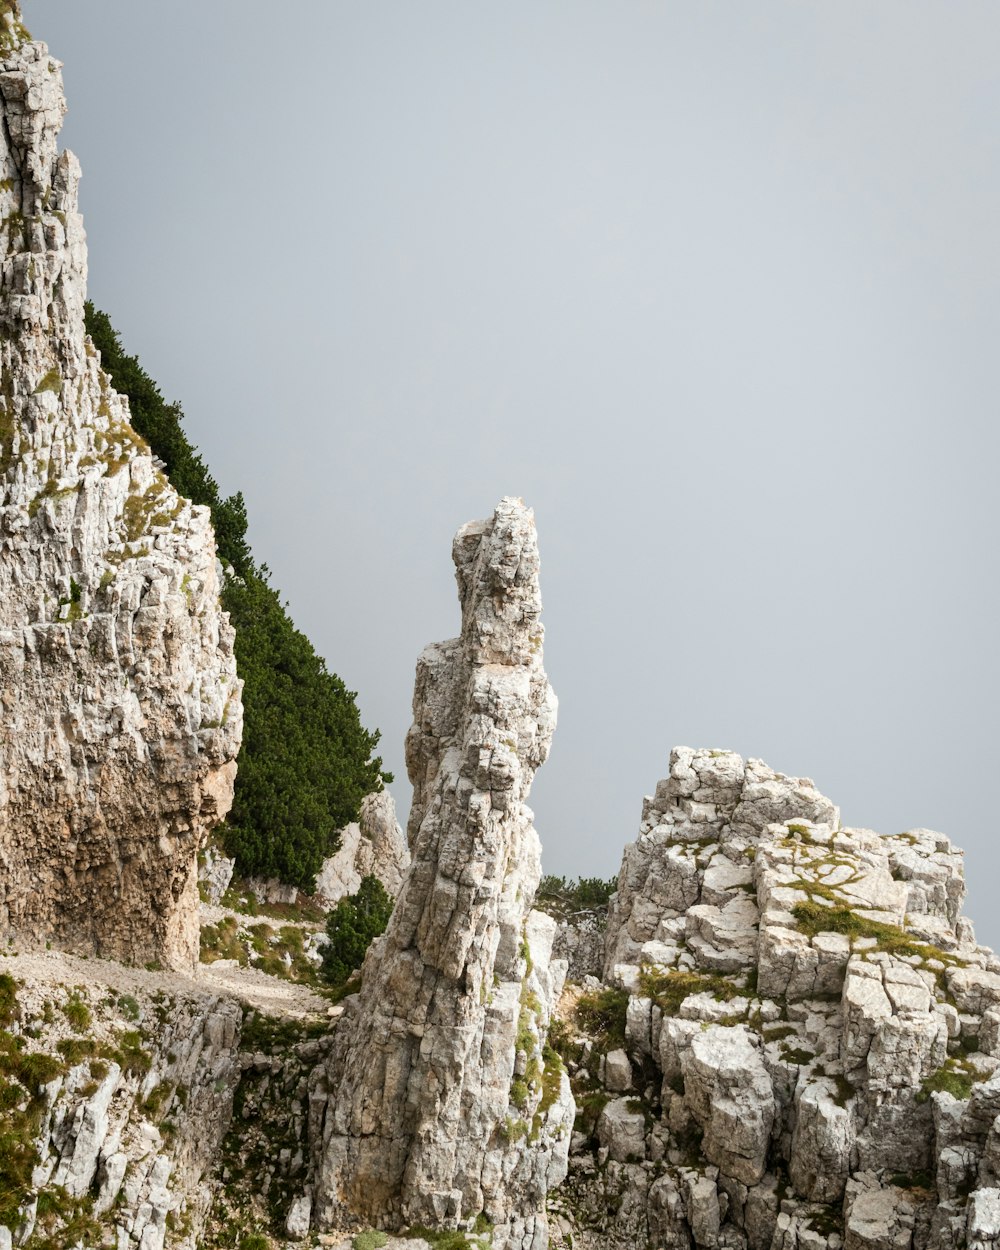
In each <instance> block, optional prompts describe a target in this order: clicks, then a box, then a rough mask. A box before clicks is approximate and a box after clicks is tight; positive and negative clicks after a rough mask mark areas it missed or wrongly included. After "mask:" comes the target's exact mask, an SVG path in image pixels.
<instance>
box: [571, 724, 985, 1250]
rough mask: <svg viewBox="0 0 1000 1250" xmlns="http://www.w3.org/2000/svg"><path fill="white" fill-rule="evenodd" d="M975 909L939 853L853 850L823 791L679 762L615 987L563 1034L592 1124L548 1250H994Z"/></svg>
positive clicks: (631, 875) (638, 857) (623, 917)
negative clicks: (568, 1248) (965, 903)
mask: <svg viewBox="0 0 1000 1250" xmlns="http://www.w3.org/2000/svg"><path fill="white" fill-rule="evenodd" d="M963 895H964V883H963V879H962V857H961V853H960V852H958V851H956V850H955V849H954V848H953V847H952V846H951V844H950V843H949V841H948V840H947V838H945V837H943V836H942V835H940V834H936V833H932V832H930V831H928V830H924V829H917V830H913V831H911V832H909V833H904V834H899V835H896V836H894V837H880V836H878V835H877V834H875V833H872V832H870V831H868V830H863V829H845V828H843V827H841V825H840V822H839V817H838V812H837V809H836V808H835V807H834V805H833V804H832V803H830V802H829V800H827V799H826V798H824V797H823V796H822V795H821V794H820V793H819V792H818V791H817V790H816V789H815V787H814V786H813V784H812V782H811V781H808V780H805V779H800V778H792V777H785V776H783V775H781V774H779V773H775V772H773V771H772V770H771V769H769V768H768V767H767V766H766V765H764V764H762V763H761V762H760V761H757V760H751V761H749V762H745V761H744V760H742V759H741V758H740V757H739V756H738V755H735V754H733V753H731V752H726V751H691V750H689V749H686V748H680V749H678V750H676V751H674V752H673V754H672V756H671V760H670V773H669V776H668V777H667V778H666V779H665V780H664V781H662V782H660V784H659V785H658V786H657V788H656V793H655V795H654V796H653V797H652V798H649V799H646V800H645V803H644V806H643V821H642V827H641V830H640V836H639V839H638V841H637V842H636V843H634V844H633V845H632V846H630V847H628V848H627V850H626V852H625V856H624V860H623V865H622V872H621V876H620V878H619V891H618V894H617V895H616V896H615V898H614V899H613V902H612V907H611V909H610V916H609V922H608V933H607V961H606V971H605V978H606V986H605V987H604V988H601V987H599V986H597V985H596V983H595V984H594V985H593V986H592V988H591V990H590V992H589V993H588V994H584V996H583V998H580V997H579V992H577V993H576V995H575V996H574V998H573V999H572V1000H571V1001H572V1002H575V1003H577V1006H576V1007H575V1009H574V1008H573V1007H572V1006H571V1005H568V1007H567V1009H566V1010H565V1011H564V1014H565V1015H566V1016H567V1018H568V1023H569V1025H570V1028H571V1032H572V1033H576V1034H577V1035H578V1036H577V1037H576V1038H575V1039H573V1038H572V1037H571V1038H570V1039H569V1040H568V1041H567V1043H566V1045H565V1048H564V1053H565V1054H566V1056H567V1059H568V1061H569V1066H570V1070H571V1071H572V1073H573V1081H574V1087H575V1089H576V1091H577V1096H578V1099H579V1100H580V1101H581V1104H582V1106H583V1107H584V1109H585V1114H584V1115H583V1116H582V1117H581V1119H580V1121H579V1122H578V1130H579V1131H578V1132H577V1133H576V1134H574V1153H573V1156H572V1159H571V1167H570V1175H569V1179H568V1181H567V1184H566V1186H565V1187H564V1188H563V1189H562V1190H561V1191H560V1192H559V1194H558V1195H557V1196H556V1197H555V1199H554V1201H553V1214H554V1217H555V1218H554V1227H555V1230H556V1234H557V1235H556V1237H555V1238H554V1240H553V1244H554V1245H567V1244H569V1238H570V1237H572V1244H573V1246H574V1247H576V1248H577V1250H579V1248H580V1247H584V1248H585V1250H586V1248H587V1247H592V1248H593V1250H597V1247H600V1248H601V1250H605V1248H606V1247H614V1246H626V1245H629V1246H631V1245H635V1244H638V1245H646V1244H648V1245H650V1246H654V1245H655V1246H669V1247H685V1248H686V1250H689V1248H690V1247H691V1246H696V1247H713V1248H714V1247H733V1248H735V1247H740V1248H741V1250H839V1248H840V1247H845V1248H849V1250H886V1248H887V1247H892V1248H893V1250H897V1248H898V1250H948V1248H950V1247H952V1246H958V1245H968V1246H973V1245H975V1246H995V1245H997V1244H1000V1243H998V1240H997V1238H998V1237H1000V1218H998V1211H1000V1203H998V1200H997V1198H998V1193H1000V1189H998V1186H1000V1170H998V1168H1000V1163H998V1160H1000V1144H998V1143H1000V1136H998V1133H1000V1127H998V1126H1000V1118H998V1117H1000V1028H998V1025H1000V961H998V960H997V959H996V957H995V956H994V955H993V953H992V952H991V951H989V950H988V949H986V948H985V947H981V946H977V945H976V942H975V938H974V936H973V932H972V927H971V925H970V924H969V922H968V921H967V920H966V919H965V918H963V917H962V916H961V915H960V912H959V909H960V905H961V900H962V897H963ZM597 1026H600V1027H599V1028H598V1027H597ZM595 1028H597V1032H596V1034H595ZM619 1029H620V1030H621V1032H620V1033H619V1032H618V1030H619ZM622 1046H624V1049H625V1053H626V1056H627V1059H628V1061H629V1063H630V1068H631V1081H630V1082H629V1084H631V1086H632V1088H633V1089H634V1090H635V1095H633V1097H632V1098H631V1099H627V1098H622V1097H621V1090H622V1089H623V1087H625V1085H626V1080H627V1077H626V1074H623V1072H622V1071H621V1047H622Z"/></svg>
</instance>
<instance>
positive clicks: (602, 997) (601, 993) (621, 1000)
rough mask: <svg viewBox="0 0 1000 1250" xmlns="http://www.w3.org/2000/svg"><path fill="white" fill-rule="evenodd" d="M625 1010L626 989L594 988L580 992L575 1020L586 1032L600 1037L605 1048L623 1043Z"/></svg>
mask: <svg viewBox="0 0 1000 1250" xmlns="http://www.w3.org/2000/svg"><path fill="white" fill-rule="evenodd" d="M627 1012H628V992H627V991H626V990H611V989H602V990H594V991H593V993H589V994H581V996H580V997H579V999H577V1004H576V1018H577V1021H578V1022H579V1024H580V1025H581V1027H582V1028H584V1029H586V1031H587V1032H588V1033H593V1034H594V1035H595V1036H596V1037H597V1038H599V1039H600V1041H601V1043H602V1044H603V1046H604V1048H605V1050H610V1049H614V1048H616V1047H619V1046H624V1045H625V1017H626V1013H627Z"/></svg>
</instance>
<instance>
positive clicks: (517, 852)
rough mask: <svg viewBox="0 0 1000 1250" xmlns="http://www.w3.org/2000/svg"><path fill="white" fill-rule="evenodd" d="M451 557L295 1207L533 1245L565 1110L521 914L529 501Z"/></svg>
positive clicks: (321, 1219) (540, 708)
mask: <svg viewBox="0 0 1000 1250" xmlns="http://www.w3.org/2000/svg"><path fill="white" fill-rule="evenodd" d="M453 555H454V560H455V565H456V572H457V577H458V585H459V597H460V601H461V605H462V633H461V636H460V637H459V638H458V639H455V640H453V641H451V642H446V643H441V644H437V645H433V646H431V647H428V648H427V650H425V651H424V653H423V655H422V656H421V657H420V660H419V663H418V667H417V680H416V689H415V693H414V704H413V708H414V724H413V727H412V729H411V730H410V732H409V734H408V736H407V744H406V746H407V769H408V772H409V774H410V779H411V781H412V782H413V786H414V797H413V805H412V808H411V813H410V822H409V832H408V841H409V845H410V849H411V854H412V862H411V865H410V868H409V871H408V873H407V876H406V878H405V880H404V882H403V887H402V890H401V892H400V895H399V898H398V900H397V903H396V907H395V910H394V911H393V915H392V919H391V921H390V923H389V927H388V929H387V930H386V933H385V934H384V936H383V937H382V938H381V939H380V940H379V941H377V942H376V943H374V944H373V946H372V948H371V949H370V951H369V953H368V956H367V958H366V960H365V964H364V968H363V974H362V975H363V987H362V990H361V992H360V994H359V995H358V996H357V998H356V999H353V1000H348V1001H349V1002H350V1003H351V1006H350V1008H349V1010H348V1011H346V1012H345V1014H344V1016H343V1017H342V1018H341V1020H340V1023H339V1024H338V1027H337V1034H336V1038H335V1045H334V1050H333V1053H332V1056H331V1059H330V1062H329V1064H328V1065H327V1067H326V1068H325V1070H323V1071H320V1072H318V1073H317V1076H316V1081H315V1082H314V1095H313V1096H314V1098H316V1099H319V1098H320V1097H321V1096H322V1090H323V1087H325V1089H326V1091H327V1095H326V1096H327V1102H326V1109H325V1113H324V1119H323V1126H322V1137H321V1140H319V1141H318V1142H317V1153H316V1185H315V1195H314V1207H313V1213H314V1214H313V1218H314V1220H315V1221H316V1222H317V1223H318V1225H319V1227H321V1228H323V1227H331V1226H336V1225H337V1224H338V1223H339V1224H341V1225H343V1224H344V1223H348V1224H349V1223H351V1222H354V1223H356V1224H357V1225H359V1226H361V1225H365V1224H368V1225H373V1226H376V1227H384V1228H386V1229H389V1230H392V1229H399V1228H402V1227H405V1226H407V1225H412V1224H417V1225H423V1226H425V1227H435V1228H441V1227H444V1228H447V1227H452V1228H454V1227H457V1226H458V1225H460V1224H465V1223H467V1222H469V1221H472V1220H474V1219H475V1218H476V1217H477V1216H479V1215H480V1214H484V1215H485V1217H486V1218H487V1219H488V1220H489V1221H490V1223H491V1224H493V1226H494V1234H493V1244H494V1246H495V1247H499V1248H503V1250H506V1248H508V1247H509V1248H510V1250H530V1248H534V1250H538V1248H539V1247H541V1246H542V1245H544V1241H545V1236H546V1231H545V1230H546V1216H545V1196H546V1192H547V1189H548V1187H549V1186H550V1185H551V1184H552V1183H554V1181H556V1180H558V1179H561V1177H562V1175H563V1173H564V1171H565V1167H566V1157H567V1154H568V1149H569V1138H570V1130H571V1127H572V1108H573V1103H572V1098H571V1096H570V1093H569V1083H568V1080H567V1078H566V1076H565V1073H563V1072H561V1071H560V1070H559V1069H558V1068H557V1067H552V1065H551V1063H550V1066H549V1069H548V1070H547V1071H543V1066H544V1063H545V1062H546V1061H545V1060H544V1057H543V1055H542V1045H543V1042H544V1040H545V1037H546V1033H547V1030H548V1024H549V1018H550V1013H551V1010H552V1006H553V1004H554V999H555V996H557V995H558V993H559V992H560V990H561V982H562V978H563V977H564V975H565V964H560V965H559V966H558V968H556V967H555V966H550V956H551V948H552V941H553V938H554V936H555V929H556V925H555V922H554V921H553V920H552V919H551V917H548V916H542V915H541V913H535V914H534V915H533V914H531V900H532V898H533V896H534V892H535V889H536V887H537V884H538V880H539V876H540V856H539V843H538V836H537V834H536V833H535V830H534V828H533V827H532V823H531V812H530V810H529V809H528V808H527V806H526V803H525V800H526V799H527V796H528V790H529V788H530V784H531V780H532V777H533V776H534V773H535V770H536V769H537V768H538V767H539V765H540V764H541V763H542V762H543V761H544V760H545V758H546V756H547V754H548V750H549V744H550V741H551V737H552V732H553V729H554V727H555V711H556V702H555V696H554V695H553V693H552V690H551V687H550V686H549V684H548V681H547V679H546V677H545V672H544V669H543V668H542V633H543V631H542V626H541V623H540V620H539V616H540V611H541V596H540V592H539V584H538V549H537V540H536V536H535V526H534V519H533V516H532V514H531V512H530V510H529V509H527V508H526V507H525V506H524V504H523V503H522V502H521V501H520V500H516V499H509V498H508V499H504V500H502V501H501V503H500V504H499V506H498V507H497V509H496V511H495V513H494V515H493V516H492V517H491V518H490V519H489V520H488V521H483V522H475V523H472V524H470V525H466V526H464V527H463V528H462V529H461V530H460V531H459V533H458V535H457V537H456V539H455V543H454V548H453ZM546 1091H548V1092H546ZM553 1095H554V1098H553Z"/></svg>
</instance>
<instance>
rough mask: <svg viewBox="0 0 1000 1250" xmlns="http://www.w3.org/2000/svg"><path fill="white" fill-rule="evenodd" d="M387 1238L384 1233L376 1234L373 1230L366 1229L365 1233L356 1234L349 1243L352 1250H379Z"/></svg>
mask: <svg viewBox="0 0 1000 1250" xmlns="http://www.w3.org/2000/svg"><path fill="white" fill-rule="evenodd" d="M388 1240H389V1238H388V1237H387V1236H386V1235H385V1233H380V1232H377V1231H376V1230H375V1229H368V1230H367V1231H366V1232H363V1233H358V1235H357V1236H356V1237H355V1238H354V1240H353V1241H352V1242H351V1245H352V1246H353V1248H354V1250H379V1247H381V1246H384V1245H385V1243H386V1242H387V1241H388Z"/></svg>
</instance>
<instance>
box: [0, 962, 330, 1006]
mask: <svg viewBox="0 0 1000 1250" xmlns="http://www.w3.org/2000/svg"><path fill="white" fill-rule="evenodd" d="M0 972H9V973H10V974H11V976H14V977H18V978H19V979H21V980H30V981H41V982H43V983H47V984H50V985H65V986H73V985H86V986H97V987H101V986H103V987H105V988H107V989H109V990H114V991H115V992H116V993H119V994H129V993H133V992H134V991H135V990H140V991H142V992H144V993H147V994H155V993H157V992H160V993H164V994H186V995H190V996H194V997H202V998H215V997H225V998H235V999H237V1000H238V1001H239V1002H241V1003H244V1004H246V1005H248V1006H251V1007H254V1008H256V1009H258V1010H260V1011H263V1012H265V1013H266V1014H267V1015H270V1016H278V1017H284V1018H286V1019H289V1018H290V1019H298V1020H302V1019H306V1018H310V1017H312V1018H315V1017H317V1016H325V1015H326V1014H327V1008H328V1006H329V1004H328V1003H327V1001H326V999H324V998H322V997H321V996H320V995H319V994H316V993H314V992H313V991H312V990H311V989H309V988H308V986H304V985H297V984H295V983H294V982H292V981H285V980H283V979H282V978H280V977H272V976H269V975H268V974H267V973H266V972H261V971H260V970H259V969H258V968H241V967H240V966H239V964H237V963H235V962H234V961H230V960H220V961H218V962H217V963H214V964H199V965H198V968H197V971H196V972H195V973H194V975H192V976H186V975H185V974H184V973H179V972H153V971H150V970H148V969H146V968H130V967H127V966H126V965H124V964H117V963H112V962H111V961H109V960H106V959H88V958H84V957H81V956H79V955H67V954H64V953H63V952H62V951H35V952H31V953H30V954H27V953H26V954H13V953H11V954H7V955H0Z"/></svg>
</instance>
